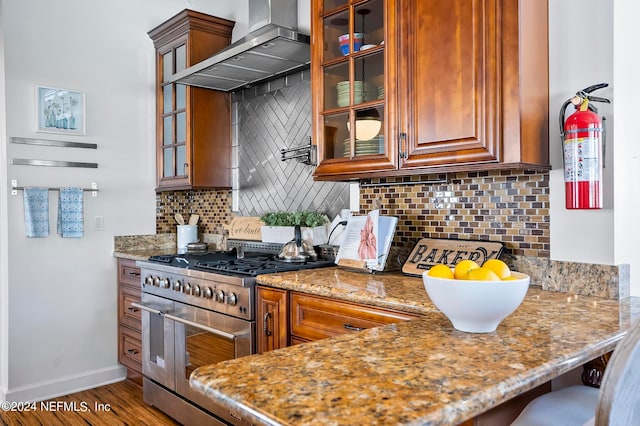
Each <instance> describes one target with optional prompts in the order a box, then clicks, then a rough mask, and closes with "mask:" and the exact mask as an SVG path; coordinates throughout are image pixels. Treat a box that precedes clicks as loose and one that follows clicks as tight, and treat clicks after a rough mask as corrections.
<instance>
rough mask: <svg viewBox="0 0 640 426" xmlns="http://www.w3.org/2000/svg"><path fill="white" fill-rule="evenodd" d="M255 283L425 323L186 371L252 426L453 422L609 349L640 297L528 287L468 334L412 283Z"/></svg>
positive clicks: (331, 273)
mask: <svg viewBox="0 0 640 426" xmlns="http://www.w3.org/2000/svg"><path fill="white" fill-rule="evenodd" d="M258 282H259V283H261V284H264V285H268V286H271V287H277V288H282V289H290V290H297V291H302V292H305V293H311V294H316V295H322V296H329V297H334V298H337V299H342V300H347V301H353V302H359V303H367V304H370V305H373V306H379V307H384V308H392V309H399V310H404V311H407V312H412V313H419V314H422V315H423V317H422V318H419V319H415V320H411V321H404V322H401V323H397V324H392V325H387V326H383V327H378V328H373V329H369V330H365V331H362V332H359V333H352V334H346V335H342V336H338V337H334V338H329V339H324V340H319V341H316V342H311V343H308V344H304V345H296V346H292V347H288V348H284V349H280V350H276V351H272V352H268V353H265V354H262V355H252V356H251V357H245V358H240V359H236V360H231V361H225V362H223V363H219V364H216V365H213V366H206V367H201V368H199V369H197V370H196V371H195V372H194V373H193V374H192V376H191V386H192V387H194V388H195V389H197V390H199V391H200V392H202V393H204V394H206V395H208V396H209V397H210V398H212V399H213V400H215V401H216V402H217V403H219V404H221V405H223V406H225V407H227V408H229V409H231V410H233V411H234V412H239V413H240V414H241V415H242V416H243V417H244V418H245V419H247V420H249V421H253V422H255V423H256V424H268V425H284V424H294V425H329V424H330V425H354V424H363V425H364V424H394V425H396V424H412V425H415V424H432V425H450V424H456V423H460V422H462V421H464V420H466V419H469V418H472V417H474V416H476V415H478V414H481V413H483V412H485V411H487V410H489V409H491V408H493V407H495V406H497V405H499V404H501V403H502V402H505V401H507V400H509V399H511V398H513V397H515V396H517V395H519V394H521V393H523V392H525V391H527V390H529V389H532V388H534V387H536V386H538V385H540V384H543V383H545V382H547V381H548V380H551V379H552V378H554V377H557V376H559V375H561V374H563V373H565V372H567V371H570V370H572V369H574V368H576V367H578V366H580V365H582V364H584V363H585V362H587V361H589V360H591V359H593V358H595V357H597V356H600V355H602V354H604V353H606V352H608V351H610V350H612V349H613V348H614V347H615V345H616V344H617V342H618V341H619V340H620V339H621V338H622V336H623V335H624V333H625V331H626V330H627V329H628V328H629V326H630V324H631V322H632V321H634V320H636V319H637V318H640V298H635V297H634V298H626V299H623V300H622V301H620V302H618V301H616V300H611V299H604V298H598V297H590V296H581V295H575V294H570V293H560V292H553V291H545V290H542V289H541V288H540V287H537V286H535V285H532V286H530V288H529V291H528V293H527V296H526V297H525V300H524V301H523V303H522V304H521V305H520V307H519V308H518V309H517V310H516V311H515V312H514V313H513V314H512V315H510V316H509V317H507V318H506V319H505V320H504V321H503V322H502V323H501V324H500V325H499V326H498V329H497V330H496V331H495V332H493V333H487V334H468V333H463V332H460V331H456V330H454V329H453V327H452V326H451V323H450V322H449V321H448V320H447V319H446V317H444V315H443V314H441V313H440V312H439V311H438V310H437V309H436V308H435V307H434V306H433V305H432V304H431V302H430V300H429V298H428V297H427V295H426V292H425V290H424V287H423V284H422V279H421V278H417V277H406V276H403V275H401V274H393V273H388V274H379V275H367V274H362V273H354V272H348V271H345V270H341V269H338V268H323V269H315V270H307V271H298V272H289V273H282V274H271V275H263V276H259V277H258Z"/></svg>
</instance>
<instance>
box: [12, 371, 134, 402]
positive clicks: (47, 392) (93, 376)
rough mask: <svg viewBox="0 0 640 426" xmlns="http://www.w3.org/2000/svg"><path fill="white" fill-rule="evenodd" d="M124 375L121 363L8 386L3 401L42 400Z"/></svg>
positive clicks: (121, 377)
mask: <svg viewBox="0 0 640 426" xmlns="http://www.w3.org/2000/svg"><path fill="white" fill-rule="evenodd" d="M126 377H127V369H126V368H125V367H123V366H122V365H115V366H113V367H109V368H103V369H100V370H93V371H89V372H86V373H82V374H76V375H73V376H67V377H61V378H59V379H56V380H50V381H46V382H40V383H34V384H31V385H26V386H21V387H19V388H15V389H10V388H9V389H6V391H5V392H4V395H3V396H4V398H3V401H11V402H14V401H16V402H18V401H43V400H46V399H51V398H56V397H59V396H63V395H69V394H71V393H75V392H80V391H83V390H87V389H93V388H95V387H98V386H102V385H108V384H110V383H115V382H119V381H121V380H124V379H125V378H126Z"/></svg>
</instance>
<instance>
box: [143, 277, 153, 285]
mask: <svg viewBox="0 0 640 426" xmlns="http://www.w3.org/2000/svg"><path fill="white" fill-rule="evenodd" d="M144 284H145V285H153V276H151V275H149V276H148V277H147V278H145V279H144Z"/></svg>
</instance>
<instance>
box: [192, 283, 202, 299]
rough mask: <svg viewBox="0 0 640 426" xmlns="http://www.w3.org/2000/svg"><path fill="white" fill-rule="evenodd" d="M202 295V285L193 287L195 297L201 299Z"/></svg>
mask: <svg viewBox="0 0 640 426" xmlns="http://www.w3.org/2000/svg"><path fill="white" fill-rule="evenodd" d="M201 294H202V291H201V290H200V285H199V284H196V285H195V286H194V287H193V295H194V296H197V297H200V295H201Z"/></svg>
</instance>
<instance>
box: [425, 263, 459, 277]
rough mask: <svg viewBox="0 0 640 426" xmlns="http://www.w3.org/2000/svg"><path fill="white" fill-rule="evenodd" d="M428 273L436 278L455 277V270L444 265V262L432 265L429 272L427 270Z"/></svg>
mask: <svg viewBox="0 0 640 426" xmlns="http://www.w3.org/2000/svg"><path fill="white" fill-rule="evenodd" d="M427 275H429V276H430V277H436V278H449V279H453V272H451V268H449V267H448V266H447V265H443V264H442V263H440V264H438V265H435V266H432V267H431V269H429V272H427Z"/></svg>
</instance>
